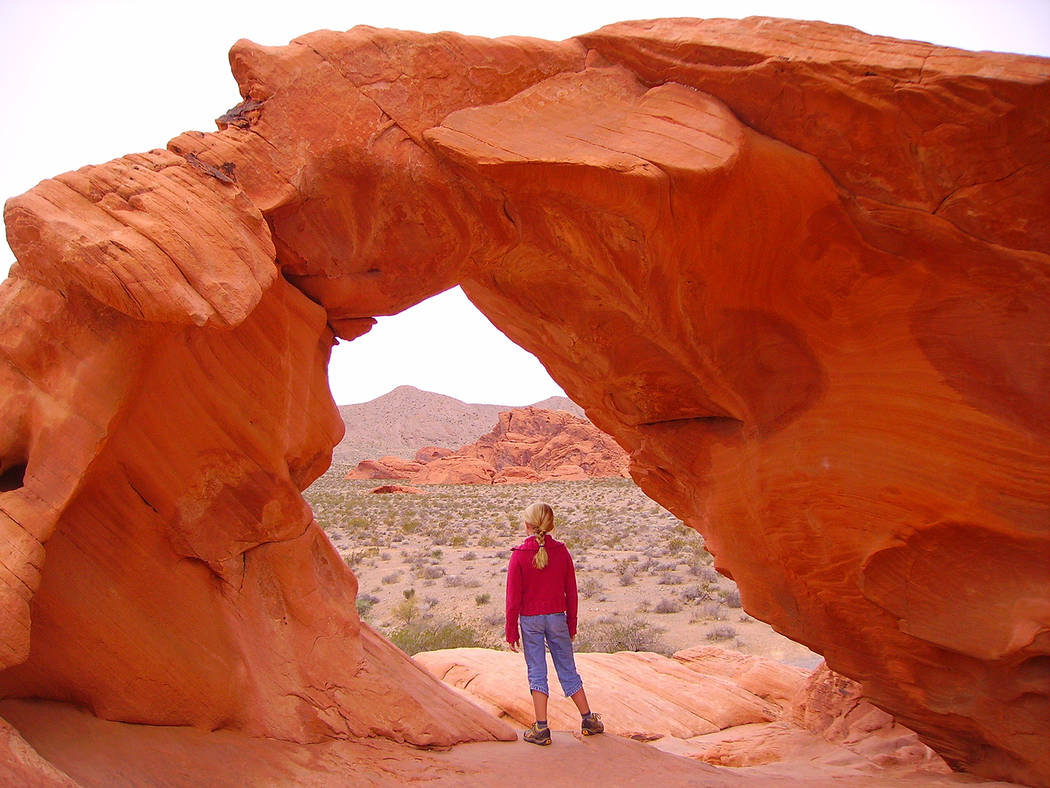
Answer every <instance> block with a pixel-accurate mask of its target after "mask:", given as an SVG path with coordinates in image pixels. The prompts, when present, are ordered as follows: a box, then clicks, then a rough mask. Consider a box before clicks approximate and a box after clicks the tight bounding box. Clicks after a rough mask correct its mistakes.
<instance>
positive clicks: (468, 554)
mask: <svg viewBox="0 0 1050 788" xmlns="http://www.w3.org/2000/svg"><path fill="white" fill-rule="evenodd" d="M477 557H478V554H477V553H475V552H474V551H473V550H470V551H469V552H466V553H464V554H463V560H464V561H473V560H474V559H476V558H477Z"/></svg>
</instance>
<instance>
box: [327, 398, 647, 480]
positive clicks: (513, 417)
mask: <svg viewBox="0 0 1050 788" xmlns="http://www.w3.org/2000/svg"><path fill="white" fill-rule="evenodd" d="M627 463H628V459H627V455H626V453H624V450H623V449H621V448H620V446H619V445H617V443H616V442H615V441H614V440H613V439H612V438H610V437H609V436H608V435H606V434H605V433H603V432H601V431H600V430H599V429H597V428H596V427H595V426H594V425H593V424H591V423H590V422H589V421H587V420H586V419H581V418H578V417H576V416H573V415H572V414H571V413H566V412H564V411H552V410H544V409H543V408H534V407H527V408H516V409H514V410H509V411H504V412H502V413H500V414H499V421H498V422H497V423H496V426H495V427H493V428H492V430H490V431H489V432H488V433H487V434H485V435H482V436H481V437H480V438H478V439H477V440H476V441H474V442H473V443H470V444H467V445H466V446H463V447H461V448H460V449H458V450H457V451H452V450H451V449H442V448H440V447H436V446H424V447H423V448H421V449H420V450H419V451H417V452H416V456H415V459H414V460H405V459H403V458H401V457H380V458H379V459H378V460H362V461H361V462H359V463H358V464H357V466H356V467H355V468H354V469H353V470H352V471H350V472H349V473H348V474H347V475H346V478H347V479H408V480H411V481H413V482H415V483H416V484H515V483H525V482H539V481H545V480H552V479H556V480H559V481H582V480H584V479H592V478H603V477H610V476H619V477H626V476H627Z"/></svg>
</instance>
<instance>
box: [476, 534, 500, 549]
mask: <svg viewBox="0 0 1050 788" xmlns="http://www.w3.org/2000/svg"><path fill="white" fill-rule="evenodd" d="M494 544H496V540H495V539H493V538H492V537H491V536H489V535H488V534H486V535H485V536H483V537H481V538H480V539H478V547H492V545H494Z"/></svg>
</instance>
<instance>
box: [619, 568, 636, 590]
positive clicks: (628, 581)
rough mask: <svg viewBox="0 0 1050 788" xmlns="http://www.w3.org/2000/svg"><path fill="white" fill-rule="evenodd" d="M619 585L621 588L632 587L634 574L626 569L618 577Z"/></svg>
mask: <svg viewBox="0 0 1050 788" xmlns="http://www.w3.org/2000/svg"><path fill="white" fill-rule="evenodd" d="M620 585H622V586H633V585H634V574H632V572H631V570H630V569H628V570H626V571H625V572H623V573H622V574H621V575H620Z"/></svg>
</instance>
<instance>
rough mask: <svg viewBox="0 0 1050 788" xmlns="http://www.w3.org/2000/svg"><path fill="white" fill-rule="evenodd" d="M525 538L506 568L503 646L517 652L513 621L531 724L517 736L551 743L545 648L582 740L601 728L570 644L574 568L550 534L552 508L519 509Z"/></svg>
mask: <svg viewBox="0 0 1050 788" xmlns="http://www.w3.org/2000/svg"><path fill="white" fill-rule="evenodd" d="M524 519H525V532H526V533H527V534H528V538H526V539H525V541H524V542H522V543H521V545H519V546H518V547H515V548H514V549H513V550H512V551H511V555H510V566H509V567H508V568H507V622H506V635H507V643H508V644H510V648H511V650H512V651H515V652H516V651H517V650H518V639H519V638H518V630H519V622H520V628H521V644H522V648H523V649H524V651H525V664H526V666H527V668H528V676H529V689H530V690H531V691H532V703H533V706H534V707H535V709H536V722H535V723H534V724H533V725H532V727H530V728H529V729H528V730H526V731H525V733H524V734H523V735H522V738H523V739H524V740H525V741H527V742H529V743H530V744H539V745H547V744H550V743H551V731H550V727H549V726H548V725H547V698H548V696H549V695H550V693H549V692H548V691H547V655H546V652H547V650H548V649H549V650H550V653H551V660H552V661H553V662H554V669H555V670H556V671H557V673H558V681H559V682H560V683H561V688H562V691H563V692H564V693H565V696H566V697H568V698H572V701H573V703H575V704H576V708H578V709H579V710H580V716H581V717H582V720H581V722H580V731H581V732H582V733H583V734H584V735H585V736H591V735H593V734H596V733H602V732H603V731H604V730H605V725H604V724H603V723H602V721H601V718H600V717H599V716H598V715H597V714H595V713H594V712H592V711H591V707H590V706H589V705H588V703H587V694H586V693H585V692H584V691H583V680H582V679H581V678H580V674H579V673H578V672H577V671H576V660H575V659H574V658H573V655H572V641H573V639H574V638H575V637H576V611H577V602H578V598H577V595H576V570H575V568H574V567H573V564H572V556H571V555H569V549H568V548H567V547H566V546H565V545H564V544H563V543H562V542H559V541H557V540H556V539H554V538H553V537H551V536H550V532H551V531H553V530H554V510H553V509H551V507H550V506H548V505H547V504H545V503H534V504H532V505H531V506H529V507H528V508H527V509H526V510H525V517H524Z"/></svg>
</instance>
